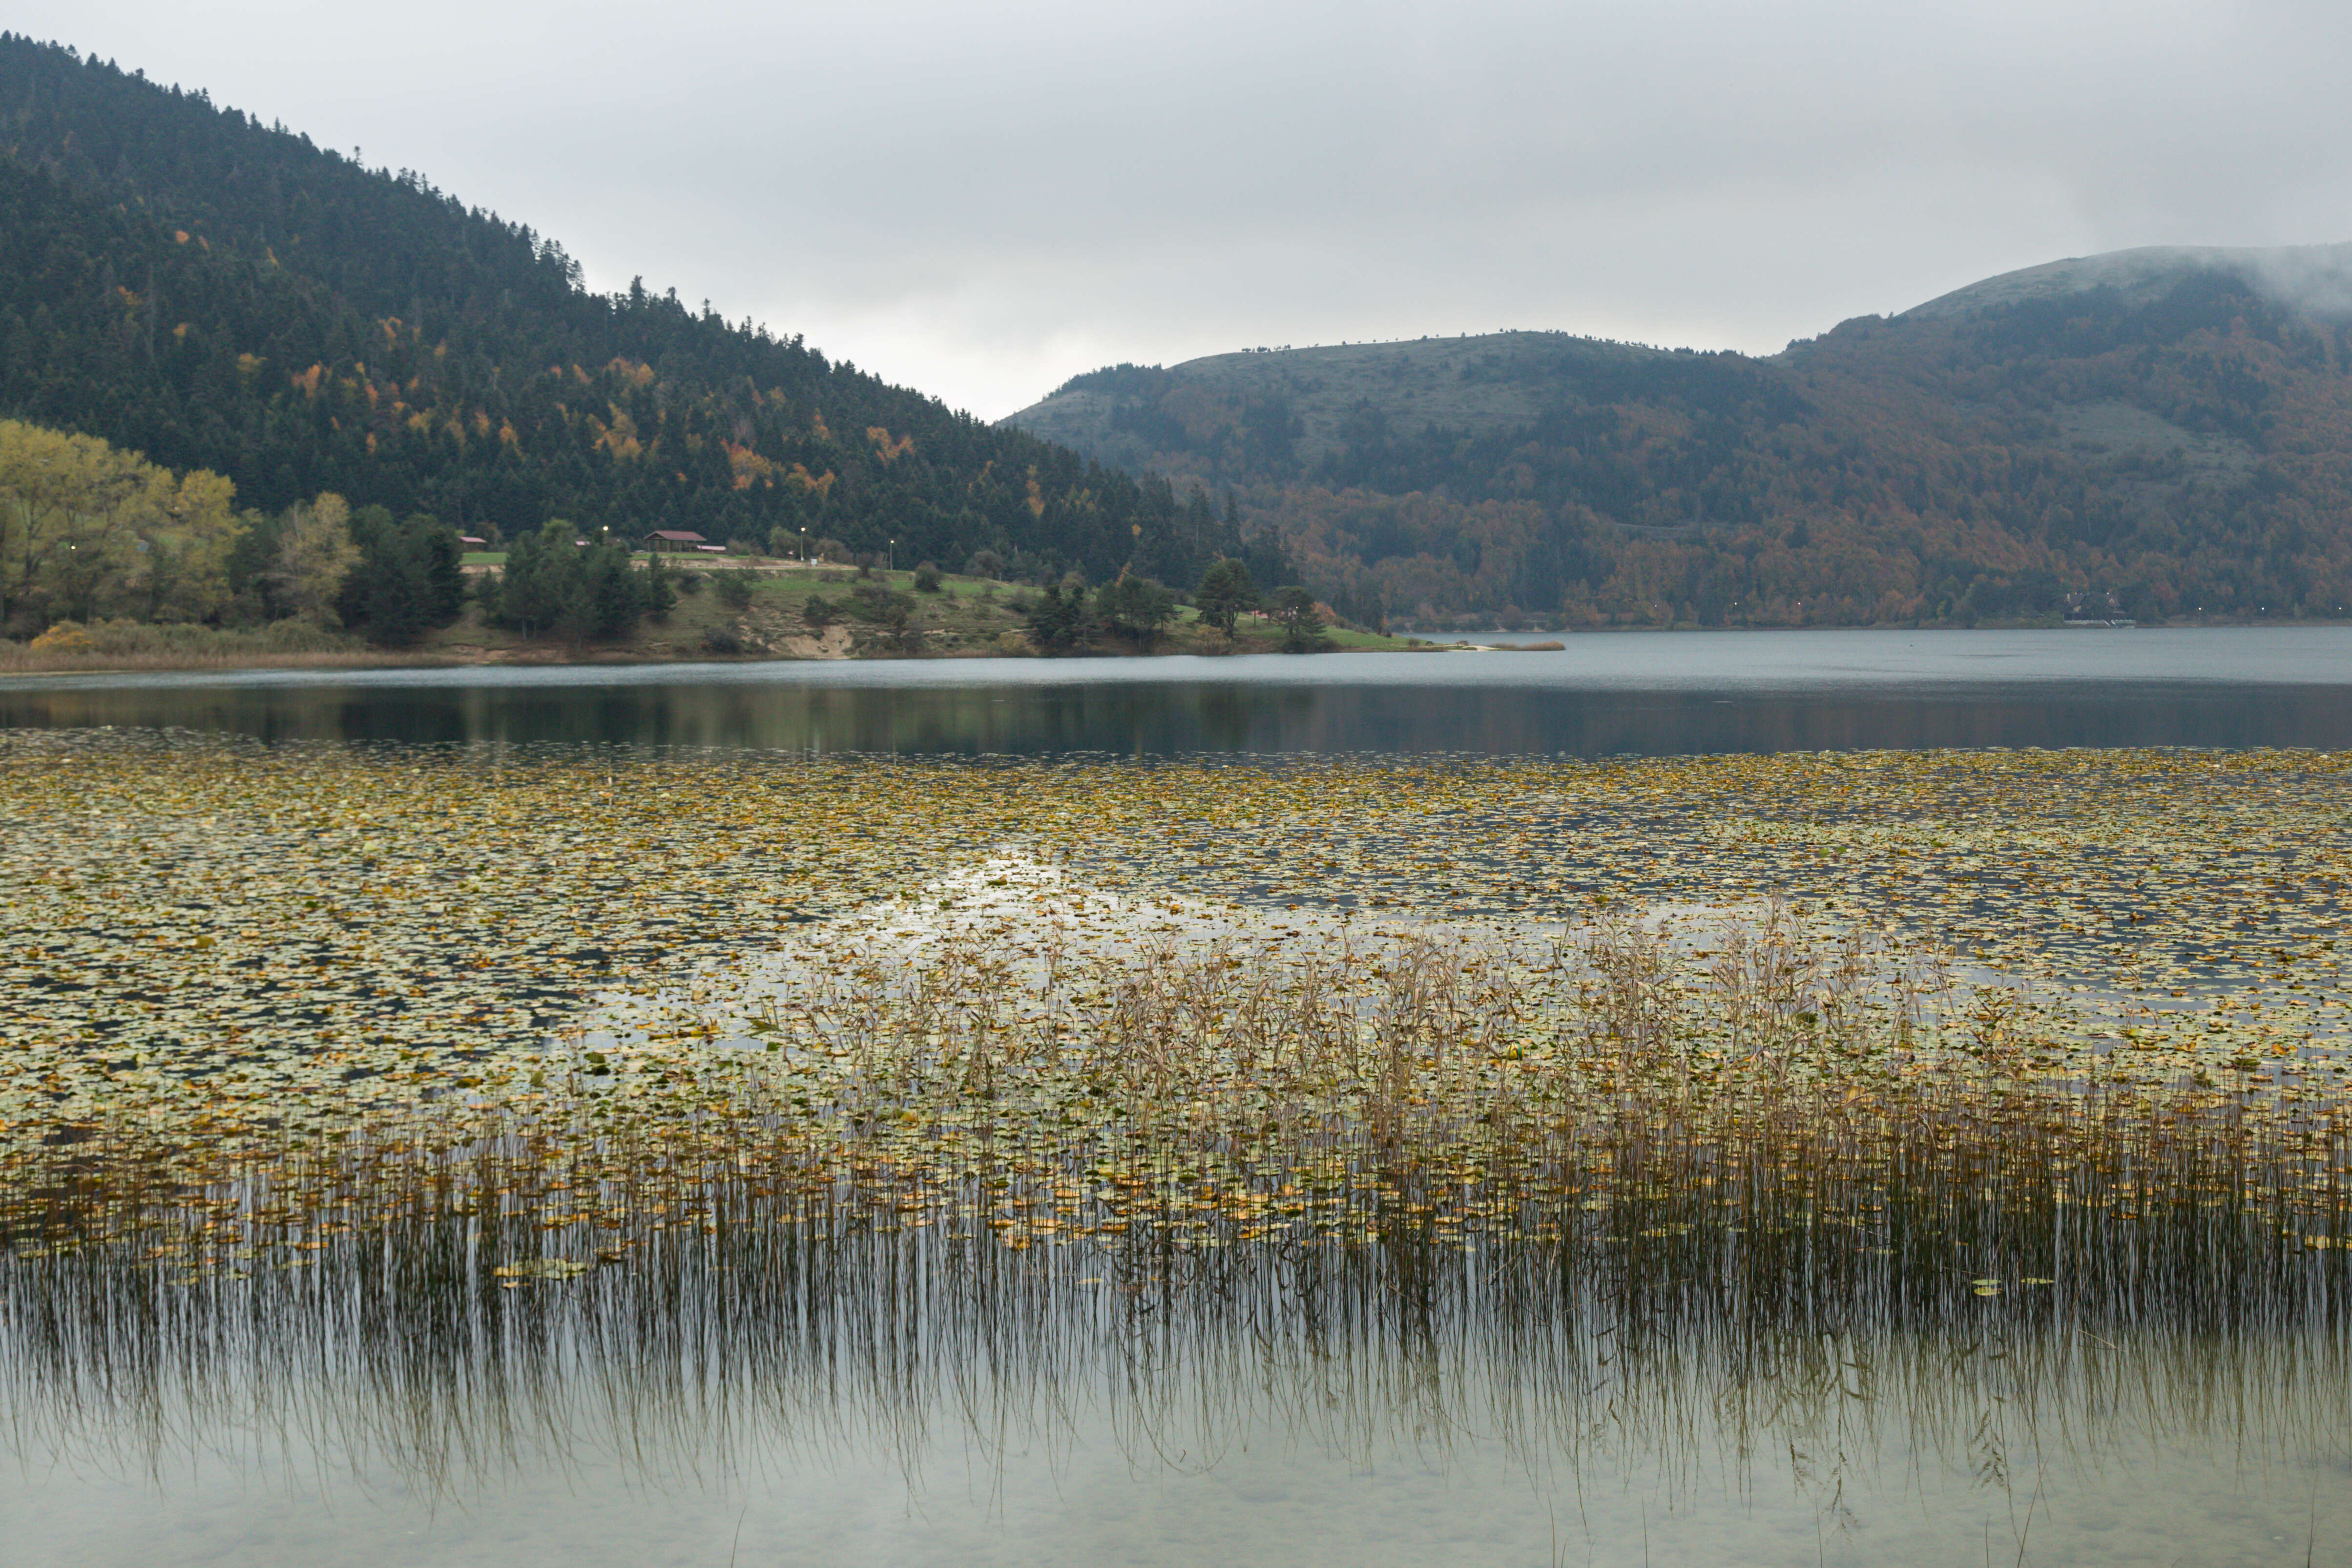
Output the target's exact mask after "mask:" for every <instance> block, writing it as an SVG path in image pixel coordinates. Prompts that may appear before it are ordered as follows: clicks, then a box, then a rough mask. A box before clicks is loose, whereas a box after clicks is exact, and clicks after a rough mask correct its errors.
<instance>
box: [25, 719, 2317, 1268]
mask: <svg viewBox="0 0 2352 1568" xmlns="http://www.w3.org/2000/svg"><path fill="white" fill-rule="evenodd" d="M2346 762H2347V759H2345V758H2341V757H2336V756H2332V755H2318V754H2312V753H2293V752H2263V753H2245V754H2234V755H2229V756H2216V755H2211V754H2204V753H2185V752H2069V753H2018V752H1958V753H1955V752H1940V753H1920V754H1905V755H1864V756H1858V757H1857V756H1806V755H1800V756H1781V757H1761V758H1759V757H1736V758H1720V759H1680V760H1668V761H1639V762H1627V763H1599V764H1595V763H1570V762H1552V761H1542V760H1517V761H1496V760H1471V761H1451V762H1447V761H1440V762H1430V761H1428V760H1425V759H1411V760H1389V759H1379V758H1334V759H1317V760H1312V761H1307V762H1285V763H1265V764H1257V763H1125V762H1119V761H1116V760H1112V759H1076V760H1064V761H1060V762H1056V763H1017V762H1011V761H1003V760H983V761H982V762H980V763H954V762H907V761H903V760H897V759H889V760H884V759H866V758H845V757H841V756H837V755H836V756H828V757H805V756H761V755H744V754H741V753H705V752H690V753H680V752H634V751H624V750H618V749H581V748H553V747H551V748H544V749H532V748H478V749H476V748H431V747H393V746H362V747H349V748H343V747H323V746H321V747H311V746H284V747H265V746H259V745H253V744H240V743H236V742H221V741H216V740H211V739H200V738H196V737H191V736H184V735H173V734H158V733H153V732H144V733H141V732H124V733H114V732H96V733H93V732H81V733H50V734H22V733H19V734H12V735H9V736H7V737H5V740H0V822H5V827H6V835H5V842H4V843H0V888H5V892H6V894H7V898H6V908H5V914H0V921H5V930H0V942H4V943H5V945H4V946H0V996H5V1001H6V1011H5V1016H0V1159H5V1162H6V1173H7V1174H8V1176H9V1178H10V1190H9V1196H8V1197H7V1198H6V1200H5V1207H0V1224H5V1226H6V1227H7V1230H8V1233H9V1235H10V1237H12V1238H13V1244H14V1246H15V1247H16V1249H17V1251H18V1252H19V1254H20V1255H25V1256H29V1255H31V1254H33V1253H34V1252H36V1251H38V1250H45V1249H49V1248H54V1247H58V1246H59V1245H100V1246H104V1245H111V1244H112V1243H114V1242H116V1241H121V1240H123V1239H124V1238H128V1237H141V1238H143V1245H144V1246H146V1247H148V1248H150V1249H151V1256H152V1261H153V1262H155V1263H156V1264H157V1265H158V1266H159V1267H168V1268H173V1269H178V1270H181V1271H183V1272H184V1273H186V1274H188V1275H190V1276H192V1277H194V1276H200V1275H204V1274H207V1273H217V1272H221V1271H226V1272H229V1273H237V1272H250V1271H252V1270H253V1269H254V1268H278V1267H289V1266H290V1267H298V1268H299V1267H302V1266H304V1260H305V1258H306V1256H315V1254H316V1253H318V1252H319V1251H320V1250H321V1249H323V1248H325V1247H329V1246H331V1245H332V1244H333V1243H334V1242H335V1241H336V1238H338V1237H341V1236H344V1235H346V1234H348V1233H350V1232H352V1231H353V1230H365V1229H368V1228H370V1227H378V1226H382V1225H383V1224H385V1223H388V1220H389V1218H390V1216H392V1215H398V1214H408V1215H415V1214H419V1213H431V1214H436V1215H459V1216H465V1217H467V1218H470V1219H475V1220H478V1221H480V1222H482V1223H484V1224H485V1225H488V1224H491V1223H492V1222H497V1223H501V1224H502V1223H504V1222H505V1221H508V1220H514V1219H525V1220H528V1221H529V1222H530V1225H531V1226H536V1227H538V1228H537V1230H536V1231H535V1232H534V1234H538V1235H541V1236H544V1237H548V1238H549V1240H548V1241H547V1244H546V1247H545V1249H544V1250H543V1252H542V1253H540V1254H534V1255H532V1256H528V1257H520V1256H501V1257H495V1258H487V1259H486V1260H485V1267H489V1268H508V1269H509V1270H511V1272H509V1273H508V1274H506V1275H503V1276H499V1283H500V1284H501V1285H511V1286H514V1287H515V1288H517V1289H521V1288H522V1287H524V1286H533V1287H561V1286H562V1283H563V1281H565V1280H566V1279H572V1278H575V1277H577V1276H578V1275H579V1274H581V1273H582V1272H583V1270H585V1269H587V1268H592V1267H593V1265H594V1264H595V1263H596V1262H597V1261H599V1260H612V1259H618V1258H625V1257H628V1256H630V1255H631V1254H632V1252H633V1251H637V1250H642V1249H643V1248H644V1247H646V1246H647V1245H650V1243H649V1242H648V1241H647V1239H646V1238H647V1237H657V1236H660V1235H665V1234H675V1233H677V1232H680V1231H686V1232H695V1231H702V1230H715V1229H716V1227H719V1226H722V1225H723V1224H726V1223H728V1220H727V1216H728V1215H729V1214H730V1213H731V1212H736V1210H734V1209H730V1205H738V1207H740V1205H741V1204H743V1203H746V1202H751V1200H754V1199H758V1200H761V1201H766V1200H771V1199H777V1198H778V1196H779V1194H794V1197H793V1202H794V1203H795V1204H797V1205H800V1207H799V1209H797V1210H794V1211H793V1212H798V1213H802V1214H803V1218H804V1219H805V1221H806V1223H809V1224H817V1223H822V1224H824V1225H825V1226H835V1225H841V1224H849V1223H853V1220H854V1223H856V1225H858V1226H864V1227H866V1228H874V1227H885V1228H891V1229H905V1228H910V1227H911V1228H923V1227H929V1226H937V1227H942V1228H943V1229H944V1230H945V1231H947V1232H950V1233H955V1234H969V1235H973V1236H979V1235H982V1234H987V1235H990V1236H992V1237H994V1238H995V1241H996V1243H997V1244H998V1245H999V1246H1001V1247H1006V1248H1011V1249H1013V1250H1016V1251H1017V1250H1022V1249H1025V1248H1028V1247H1053V1246H1064V1245H1068V1244H1070V1242H1071V1240H1072V1238H1074V1237H1096V1238H1101V1237H1137V1238H1139V1239H1140V1238H1144V1237H1150V1238H1154V1239H1155V1240H1157V1241H1158V1242H1160V1243H1164V1244H1165V1245H1168V1246H1171V1247H1183V1248H1188V1249H1213V1248H1216V1247H1227V1246H1232V1245H1235V1244H1246V1243H1259V1242H1272V1241H1286V1240H1287V1241H1292V1242H1298V1241H1304V1240H1310V1239H1312V1240H1324V1241H1335V1242H1342V1243H1356V1244H1363V1243H1368V1242H1378V1241H1381V1240H1382V1239H1383V1238H1393V1237H1402V1236H1404V1235H1407V1234H1410V1235H1412V1236H1416V1237H1434V1238H1437V1239H1443V1240H1446V1241H1449V1242H1452V1243H1455V1244H1459V1245H1473V1244H1475V1243H1477V1242H1479V1241H1480V1240H1482V1239H1485V1238H1494V1237H1518V1238H1525V1239H1531V1240H1536V1241H1542V1240H1547V1239H1550V1238H1553V1237H1559V1236H1560V1235H1562V1234H1564V1233H1565V1232H1566V1231H1569V1230H1576V1229H1578V1228H1579V1227H1585V1228H1589V1227H1590V1226H1593V1225H1596V1224H1599V1223H1601V1222H1600V1221H1599V1220H1595V1219H1591V1218H1585V1217H1580V1216H1587V1215H1603V1216H1609V1217H1610V1218H1611V1223H1612V1224H1613V1223H1615V1217H1614V1216H1622V1215H1639V1216H1643V1217H1644V1218H1645V1219H1648V1220H1654V1221H1655V1224H1654V1225H1652V1224H1646V1223H1645V1224H1643V1225H1641V1226H1633V1227H1632V1228H1631V1230H1630V1231H1627V1232H1626V1240H1625V1242H1624V1245H1627V1246H1630V1247H1637V1248H1638V1247H1642V1246H1644V1245H1647V1244H1648V1243H1650V1242H1654V1241H1655V1240H1656V1239H1657V1237H1654V1236H1650V1235H1649V1234H1648V1233H1649V1232H1651V1231H1654V1230H1660V1229H1661V1228H1662V1227H1663V1229H1664V1231H1665V1232H1667V1233H1671V1234H1680V1233H1679V1232H1674V1231H1673V1227H1675V1226H1696V1227H1699V1228H1701V1229H1714V1230H1721V1229H1723V1228H1724V1227H1726V1226H1732V1227H1733V1228H1734V1230H1735V1231H1736V1230H1742V1229H1745V1228H1747V1227H1745V1226H1738V1225H1736V1224H1735V1221H1736V1219H1737V1216H1738V1215H1740V1214H1742V1213H1745V1212H1748V1210H1750V1209H1756V1208H1758V1207H1759V1205H1760V1206H1762V1207H1770V1206H1771V1205H1776V1204H1780V1203H1783V1202H1787V1201H1795V1200H1792V1199H1790V1198H1789V1197H1788V1196H1787V1194H1790V1193H1803V1194H1808V1195H1806V1196H1805V1197H1804V1199H1803V1205H1804V1212H1806V1213H1807V1214H1809V1215H1817V1216H1834V1217H1835V1220H1836V1223H1838V1224H1839V1225H1841V1226H1846V1227H1847V1228H1848V1229H1849V1230H1850V1231H1851V1232H1852V1239H1853V1242H1854V1245H1855V1246H1856V1247H1872V1246H1882V1245H1890V1246H1891V1245H1894V1242H1893V1241H1892V1240H1891V1239H1890V1237H1891V1236H1892V1235H1893V1233H1892V1232H1891V1231H1888V1230H1886V1229H1885V1227H1886V1226H1892V1225H1895V1223H1896V1221H1897V1220H1898V1219H1900V1220H1901V1221H1902V1223H1904V1224H1906V1225H1917V1224H1928V1223H1929V1222H1932V1226H1931V1228H1934V1229H1935V1230H1936V1231H1937V1234H1945V1233H1947V1232H1952V1231H1953V1230H1954V1227H1958V1229H1959V1230H1961V1231H1965V1230H1967V1229H1968V1228H1969V1226H1970V1225H1972V1224H1974V1223H1975V1222H1973V1221H1970V1220H1969V1219H1968V1218H1967V1215H1968V1214H1969V1212H1973V1208H1974V1206H1975V1205H1980V1204H1982V1203H1984V1202H1987V1201H1998V1202H1999V1203H2000V1204H2003V1205H2026V1206H2027V1207H2029V1208H2033V1207H2034V1205H2039V1207H2038V1208H2036V1209H2035V1212H2046V1213H2050V1214H2055V1213H2057V1212H2059V1211H2060V1210H2061V1209H2063V1208H2064V1207H2065V1206H2066V1205H2070V1204H2071V1205H2075V1206H2076V1207H2077V1208H2078V1209H2080V1208H2084V1207H2086V1206H2087V1207H2093V1208H2100V1207H2104V1208H2110V1209H2113V1208H2116V1205H2123V1207H2122V1209H2121V1210H2119V1211H2118V1212H2127V1213H2129V1214H2131V1215H2135V1216H2137V1215H2141V1214H2142V1213H2143V1212H2149V1211H2153V1210H2155V1209H2158V1208H2161V1207H2163V1206H2164V1205H2179V1204H2185V1205H2189V1206H2190V1207H2191V1208H2192V1209H2195V1208H2200V1207H2202V1206H2209V1205H2222V1206H2224V1207H2226V1208H2227V1209H2228V1210H2229V1212H2231V1214H2235V1215H2244V1214H2250V1213H2259V1214H2260V1215H2263V1223H2264V1224H2268V1225H2272V1226H2273V1234H2276V1233H2277V1232H2284V1233H2286V1235H2287V1237H2288V1239H2289V1240H2290V1241H2291V1242H2293V1243H2294V1245H2297V1246H2301V1245H2305V1243H2308V1244H2310V1245H2311V1246H2312V1247H2313V1248H2314V1249H2315V1250H2318V1249H2321V1248H2322V1247H2325V1246H2331V1245H2335V1244H2336V1242H2337V1241H2339V1240H2340V1238H2341V1236H2342V1234H2343V1226H2342V1224H2341V1209H2342V1205H2341V1199H2340V1180H2339V1176H2340V1173H2341V1170H2342V1167H2343V1163H2344V1154H2343V1146H2344V1139H2345V1135H2346V1131H2345V1122H2344V1119H2343V1115H2342V1109H2341V1098H2340V1086H2341V1080H2342V1071H2343V1066H2344V1064H2343V1059H2342V1053H2341V1046H2342V1041H2343V1037H2344V1033H2345V1024H2344V1006H2345V999H2344V992H2343V973H2342V968H2341V959H2340V956H2339V954H2338V952H2337V949H2336V942H2337V940H2338V937H2337V933H2338V931H2339V930H2340V927H2341V922H2342V920H2343V913H2344V911H2343V904H2342V896H2343V881H2342V877H2343V871H2344V857H2345V853H2346V851H2345V850H2344V848H2343V845H2344V843H2345V842H2346V839H2345V835H2344V833H2343V826H2344V816H2345V814H2346V809H2347V808H2346V807H2345V806H2344V805H2343V804H2342V802H2343V800H2344V798H2345V794H2344V790H2343V784H2344V783H2345V779H2344V773H2345V767H2346ZM1930 1175H1932V1180H1930V1179H1928V1178H1929V1176H1930ZM1667 1191H1671V1192H1672V1193H1674V1194H1676V1195H1675V1204H1681V1205H1684V1206H1683V1207H1676V1206H1675V1204H1669V1203H1666V1202H1665V1201H1664V1198H1662V1197H1661V1196H1659V1195H1658V1194H1661V1193H1664V1192H1667ZM1694 1194H1696V1195H1697V1196H1699V1197H1703V1198H1704V1199H1705V1201H1704V1202H1702V1203H1698V1204H1697V1206H1696V1207H1691V1206H1689V1205H1690V1204H1691V1203H1692V1202H1694V1201H1696V1199H1695V1198H1694ZM1776 1194H1777V1195H1776ZM1922 1194H1926V1195H1924V1196H1923V1195H1922ZM1987 1194H1990V1197H1988V1195H1987ZM1588 1205H1590V1206H1588ZM755 1206H756V1205H755ZM761 1212H764V1213H767V1214H769V1215H771V1216H773V1215H776V1214H778V1213H781V1212H783V1211H782V1210H779V1209H777V1208H775V1207H774V1206H773V1205H772V1204H771V1205H770V1206H769V1207H768V1208H766V1209H764V1210H762V1211H761ZM1809 1223H1810V1222H1809ZM1400 1227H1402V1228H1400ZM1874 1227H1876V1228H1874ZM1621 1228H1622V1227H1621ZM1873 1237H1875V1239H1872V1238H1873ZM2028 1261H2029V1262H2030V1261H2031V1260H2028ZM559 1265H560V1267H559ZM2044 1271H2046V1269H2045V1270H2044ZM2014 1272H2017V1273H2020V1274H2030V1273H2032V1272H2033V1270H2032V1268H2030V1267H2021V1268H2019V1269H2018V1270H2015V1271H2014ZM1975 1276H1976V1277H1979V1278H1990V1277H1991V1274H1990V1271H1989V1270H1987V1269H1984V1268H1978V1269H1977V1270H1976V1271H1975ZM2007 1277H2009V1275H2008V1274H2007V1273H2004V1274H2003V1275H2002V1278H2007ZM1963 1284H1964V1285H1965V1280H1963Z"/></svg>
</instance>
